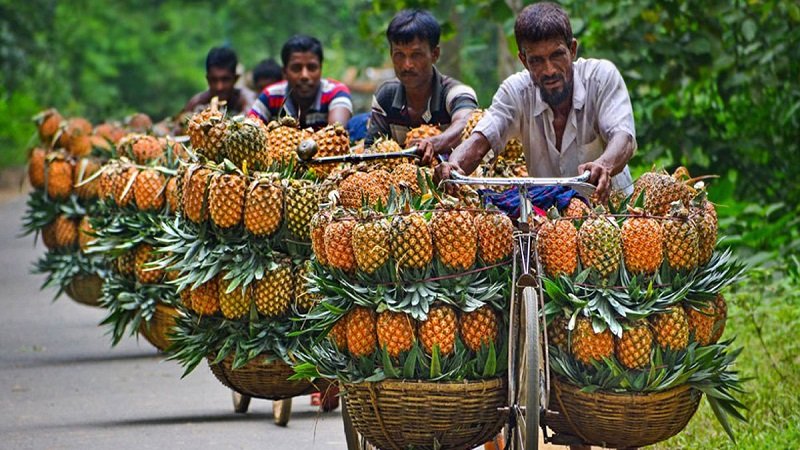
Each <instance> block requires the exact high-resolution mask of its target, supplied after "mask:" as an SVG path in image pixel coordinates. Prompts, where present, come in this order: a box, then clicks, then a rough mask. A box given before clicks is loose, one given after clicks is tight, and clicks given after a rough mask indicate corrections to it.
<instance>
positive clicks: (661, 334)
mask: <svg viewBox="0 0 800 450" xmlns="http://www.w3.org/2000/svg"><path fill="white" fill-rule="evenodd" d="M650 324H651V325H652V326H653V334H654V335H655V338H656V342H658V345H659V346H661V348H663V349H667V348H671V349H672V350H683V349H685V348H686V346H687V345H689V319H688V318H687V317H686V312H685V311H684V310H683V308H682V307H680V306H672V307H671V308H669V310H668V311H667V312H664V313H660V314H655V315H653V316H650Z"/></svg>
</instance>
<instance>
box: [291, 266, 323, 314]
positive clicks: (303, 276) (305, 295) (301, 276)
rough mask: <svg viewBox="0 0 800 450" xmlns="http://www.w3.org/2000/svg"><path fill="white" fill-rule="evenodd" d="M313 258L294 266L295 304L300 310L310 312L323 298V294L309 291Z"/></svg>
mask: <svg viewBox="0 0 800 450" xmlns="http://www.w3.org/2000/svg"><path fill="white" fill-rule="evenodd" d="M310 274H311V260H308V259H307V260H305V261H303V262H301V263H300V264H298V265H297V266H296V267H295V268H294V274H293V276H294V304H295V307H296V308H297V310H298V311H300V312H308V311H310V310H311V308H313V307H314V305H316V304H317V302H319V301H320V300H321V299H322V296H321V295H319V294H315V293H312V292H310V291H309V289H310V288H311V284H310V281H309V276H310Z"/></svg>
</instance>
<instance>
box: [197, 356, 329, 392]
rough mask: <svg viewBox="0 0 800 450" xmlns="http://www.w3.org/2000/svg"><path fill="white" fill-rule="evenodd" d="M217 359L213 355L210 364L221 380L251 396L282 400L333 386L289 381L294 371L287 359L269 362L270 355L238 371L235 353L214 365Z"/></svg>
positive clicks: (237, 390) (259, 358) (255, 360)
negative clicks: (234, 360) (234, 363)
mask: <svg viewBox="0 0 800 450" xmlns="http://www.w3.org/2000/svg"><path fill="white" fill-rule="evenodd" d="M213 360H214V357H213V356H209V357H208V365H209V367H211V371H212V372H214V376H216V377H217V379H218V380H219V381H220V383H222V384H224V385H225V386H228V387H229V388H231V389H233V390H234V391H236V392H238V393H240V394H243V395H249V396H250V397H255V398H263V399H268V400H282V399H285V398H292V397H297V396H298V395H306V394H310V393H312V392H316V391H317V390H325V389H327V387H328V385H329V383H328V382H323V383H324V386H321V385H320V384H319V383H317V385H316V386H315V385H313V384H311V382H309V381H305V380H298V381H289V380H288V378H289V377H290V376H292V375H294V370H293V369H292V368H291V367H290V366H289V365H287V364H286V363H284V362H283V361H272V362H267V358H266V356H260V357H258V358H256V359H254V360H252V361H250V362H249V363H247V364H246V365H244V366H243V367H240V368H238V369H236V370H234V369H233V368H232V367H233V356H232V355H229V356H228V357H227V358H225V359H223V360H222V362H220V363H219V364H212V361H213ZM315 383H316V382H315Z"/></svg>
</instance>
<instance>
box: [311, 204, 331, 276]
mask: <svg viewBox="0 0 800 450" xmlns="http://www.w3.org/2000/svg"><path fill="white" fill-rule="evenodd" d="M330 222H331V216H330V212H328V211H320V212H318V213H317V214H315V215H314V217H312V218H311V224H310V228H311V232H310V235H311V249H312V250H313V251H314V256H315V257H316V258H317V261H319V263H320V264H322V265H323V266H327V265H328V256H327V254H326V253H325V228H327V227H328V224H329V223H330Z"/></svg>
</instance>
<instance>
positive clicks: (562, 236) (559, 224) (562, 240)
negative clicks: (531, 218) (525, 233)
mask: <svg viewBox="0 0 800 450" xmlns="http://www.w3.org/2000/svg"><path fill="white" fill-rule="evenodd" d="M536 250H537V251H538V252H539V259H540V260H541V261H542V266H543V268H544V272H545V274H547V276H550V277H557V276H560V275H568V276H569V275H572V274H573V273H575V270H577V268H578V230H577V229H576V228H575V226H574V225H573V224H572V221H570V220H566V219H563V220H562V219H556V220H550V221H547V222H545V223H544V224H543V225H542V226H541V228H539V233H538V235H537V237H536Z"/></svg>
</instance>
